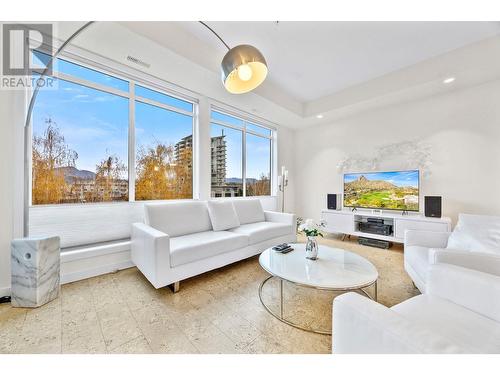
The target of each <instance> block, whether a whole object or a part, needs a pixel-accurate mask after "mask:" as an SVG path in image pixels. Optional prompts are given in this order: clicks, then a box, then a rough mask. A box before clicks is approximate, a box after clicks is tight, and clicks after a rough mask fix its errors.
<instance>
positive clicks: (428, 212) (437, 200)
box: [424, 196, 441, 217]
mask: <svg viewBox="0 0 500 375" xmlns="http://www.w3.org/2000/svg"><path fill="white" fill-rule="evenodd" d="M424 201H425V202H424V212H425V216H427V217H441V197H437V196H425V197H424Z"/></svg>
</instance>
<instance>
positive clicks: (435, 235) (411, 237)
mask: <svg viewBox="0 0 500 375" xmlns="http://www.w3.org/2000/svg"><path fill="white" fill-rule="evenodd" d="M450 234H451V233H450V232H432V231H427V230H412V229H407V230H406V231H405V238H404V245H405V247H407V246H423V247H435V248H445V247H446V245H447V244H448V238H449V237H450Z"/></svg>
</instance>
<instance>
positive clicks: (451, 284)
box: [426, 264, 500, 322]
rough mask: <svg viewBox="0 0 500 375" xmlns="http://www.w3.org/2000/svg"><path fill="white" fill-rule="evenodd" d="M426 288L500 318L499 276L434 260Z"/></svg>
mask: <svg viewBox="0 0 500 375" xmlns="http://www.w3.org/2000/svg"><path fill="white" fill-rule="evenodd" d="M426 292H427V293H428V294H431V295H434V296H437V297H440V298H444V299H447V300H448V301H451V302H453V303H455V304H457V305H460V306H463V307H465V308H467V309H469V310H472V311H475V312H477V313H478V314H481V315H484V316H486V317H488V318H490V319H493V320H495V321H497V322H500V276H496V275H492V274H489V273H485V272H480V271H476V270H471V269H467V268H463V267H458V266H454V265H450V264H437V265H433V266H431V268H430V270H429V276H428V281H427V289H426Z"/></svg>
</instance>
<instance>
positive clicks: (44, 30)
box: [2, 23, 52, 76]
mask: <svg viewBox="0 0 500 375" xmlns="http://www.w3.org/2000/svg"><path fill="white" fill-rule="evenodd" d="M2 31H3V60H2V65H3V72H2V73H3V75H4V76H19V75H22V76H27V75H31V74H33V73H38V74H41V73H42V72H43V71H44V69H45V67H40V66H32V64H31V63H30V62H31V61H32V59H31V52H32V51H33V50H35V49H37V48H40V47H41V46H43V47H44V48H47V49H48V50H49V51H52V25H51V24H21V23H19V24H17V23H9V24H4V25H3V30H2ZM33 44H34V45H33ZM51 70H52V66H50V67H49V70H48V71H47V74H49V75H50V74H52V71H51Z"/></svg>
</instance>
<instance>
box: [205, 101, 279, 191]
mask: <svg viewBox="0 0 500 375" xmlns="http://www.w3.org/2000/svg"><path fill="white" fill-rule="evenodd" d="M209 107H210V108H209V110H210V113H209V118H210V121H209V124H210V128H211V127H212V124H216V125H219V126H223V127H227V128H230V129H234V130H239V131H241V132H242V158H241V164H242V165H241V170H242V179H243V183H242V185H243V196H241V197H233V198H231V199H235V198H236V199H237V198H246V197H275V196H276V195H277V194H276V193H277V192H276V189H277V187H276V184H275V178H274V177H275V175H276V170H277V167H276V165H277V157H276V153H275V151H276V133H277V131H276V128H275V127H274V126H272V125H271V124H269V123H268V122H267V121H265V120H263V119H259V118H256V117H255V116H251V115H248V114H245V113H244V112H242V111H239V110H236V109H232V108H228V106H225V105H221V104H220V103H211V104H210V106H209ZM212 112H218V113H221V114H223V115H226V116H231V117H234V118H236V119H238V120H241V121H242V126H238V125H235V124H230V123H227V122H225V121H221V120H216V119H214V118H212ZM248 124H251V125H256V126H259V127H261V128H264V129H266V130H269V131H270V134H269V135H265V134H260V133H257V132H255V131H252V130H251V129H247V125H248ZM210 133H211V132H210V131H209V134H210ZM247 134H251V135H253V136H257V137H260V138H264V139H268V140H269V141H270V155H269V158H270V160H269V172H270V176H269V182H270V187H269V195H247V186H246V185H247V183H246V180H247V175H246V168H247V148H246V143H247V142H246V138H247ZM210 196H211V198H212V199H224V198H228V197H212V183H210Z"/></svg>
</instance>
